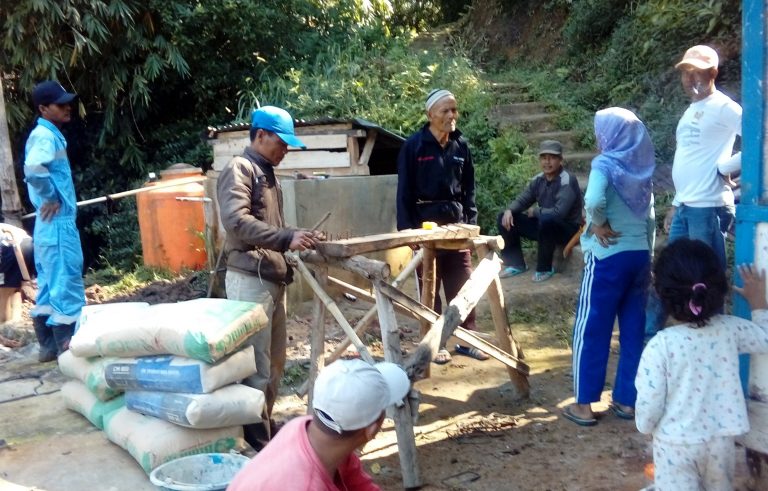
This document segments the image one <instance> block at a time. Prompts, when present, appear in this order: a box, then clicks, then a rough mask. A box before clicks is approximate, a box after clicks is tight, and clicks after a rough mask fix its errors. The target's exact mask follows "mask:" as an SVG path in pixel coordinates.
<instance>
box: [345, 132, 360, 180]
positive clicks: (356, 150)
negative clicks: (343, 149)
mask: <svg viewBox="0 0 768 491" xmlns="http://www.w3.org/2000/svg"><path fill="white" fill-rule="evenodd" d="M347 152H348V153H349V162H350V165H351V166H352V167H354V168H355V169H353V172H354V171H355V170H357V163H358V161H359V160H360V146H359V145H358V144H357V138H355V137H353V136H348V137H347Z"/></svg>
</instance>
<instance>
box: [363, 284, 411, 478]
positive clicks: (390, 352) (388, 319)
mask: <svg viewBox="0 0 768 491" xmlns="http://www.w3.org/2000/svg"><path fill="white" fill-rule="evenodd" d="M380 284H381V282H377V284H375V285H374V294H375V296H376V305H377V306H378V312H379V325H380V326H381V340H382V344H383V345H384V359H385V360H386V361H389V362H391V363H395V364H397V365H402V364H403V356H402V352H401V348H400V330H399V329H398V327H397V319H396V318H395V309H394V306H393V305H392V301H391V300H390V299H389V298H388V297H387V296H386V295H384V294H383V293H382V292H381V290H380V289H379V288H378V286H377V285H380ZM414 400H415V398H414ZM392 409H393V410H394V414H393V419H394V420H395V434H396V435H397V449H398V454H399V457H400V472H401V473H402V475H403V488H405V489H412V488H418V487H421V485H422V482H421V476H420V473H419V462H418V458H417V457H418V456H417V453H416V439H415V436H414V432H413V418H412V416H411V414H412V412H411V398H410V397H406V398H405V400H404V401H403V405H402V406H399V407H398V406H395V407H393V408H392Z"/></svg>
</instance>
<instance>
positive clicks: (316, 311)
mask: <svg viewBox="0 0 768 491" xmlns="http://www.w3.org/2000/svg"><path fill="white" fill-rule="evenodd" d="M317 271H318V280H319V282H320V283H321V286H320V287H321V288H322V286H323V285H324V283H325V278H326V276H327V271H328V268H318V269H317ZM325 311H326V309H325V305H324V304H323V301H322V299H321V298H320V297H319V296H316V297H315V300H314V305H313V306H312V330H311V331H310V333H309V349H310V351H309V353H310V355H309V377H308V379H307V380H308V382H309V385H308V390H309V399H308V400H307V414H312V392H313V391H312V389H313V388H314V386H315V380H317V375H318V374H319V373H320V370H322V369H323V367H324V366H325V360H324V358H323V357H324V356H325Z"/></svg>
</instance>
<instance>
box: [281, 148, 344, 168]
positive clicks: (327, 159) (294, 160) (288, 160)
mask: <svg viewBox="0 0 768 491" xmlns="http://www.w3.org/2000/svg"><path fill="white" fill-rule="evenodd" d="M349 166H350V159H349V154H348V153H347V152H327V151H323V150H298V151H289V152H288V153H287V154H286V155H285V158H284V159H283V161H282V162H280V168H281V169H283V170H286V169H318V168H319V169H325V168H334V167H349Z"/></svg>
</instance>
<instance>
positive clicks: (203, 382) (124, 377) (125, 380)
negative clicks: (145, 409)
mask: <svg viewBox="0 0 768 491" xmlns="http://www.w3.org/2000/svg"><path fill="white" fill-rule="evenodd" d="M111 360H112V361H111V362H110V363H109V364H108V365H107V366H106V367H105V372H104V377H105V379H106V383H107V384H108V385H109V387H111V388H112V389H113V390H121V391H122V390H129V389H133V390H142V389H143V390H151V391H162V392H185V393H191V394H205V393H209V392H213V391H214V390H216V389H218V388H219V387H223V386H225V385H229V384H231V383H234V382H239V381H240V380H243V379H244V378H245V377H248V376H249V375H253V374H254V373H256V359H255V358H254V356H253V346H248V347H246V348H245V349H242V350H240V351H238V352H237V353H234V354H233V355H230V356H228V357H227V358H224V359H223V360H219V361H218V362H217V363H216V364H214V365H211V364H208V363H205V362H202V361H200V360H193V359H191V358H184V357H181V356H170V355H162V356H145V357H141V358H112V359H111Z"/></svg>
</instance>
